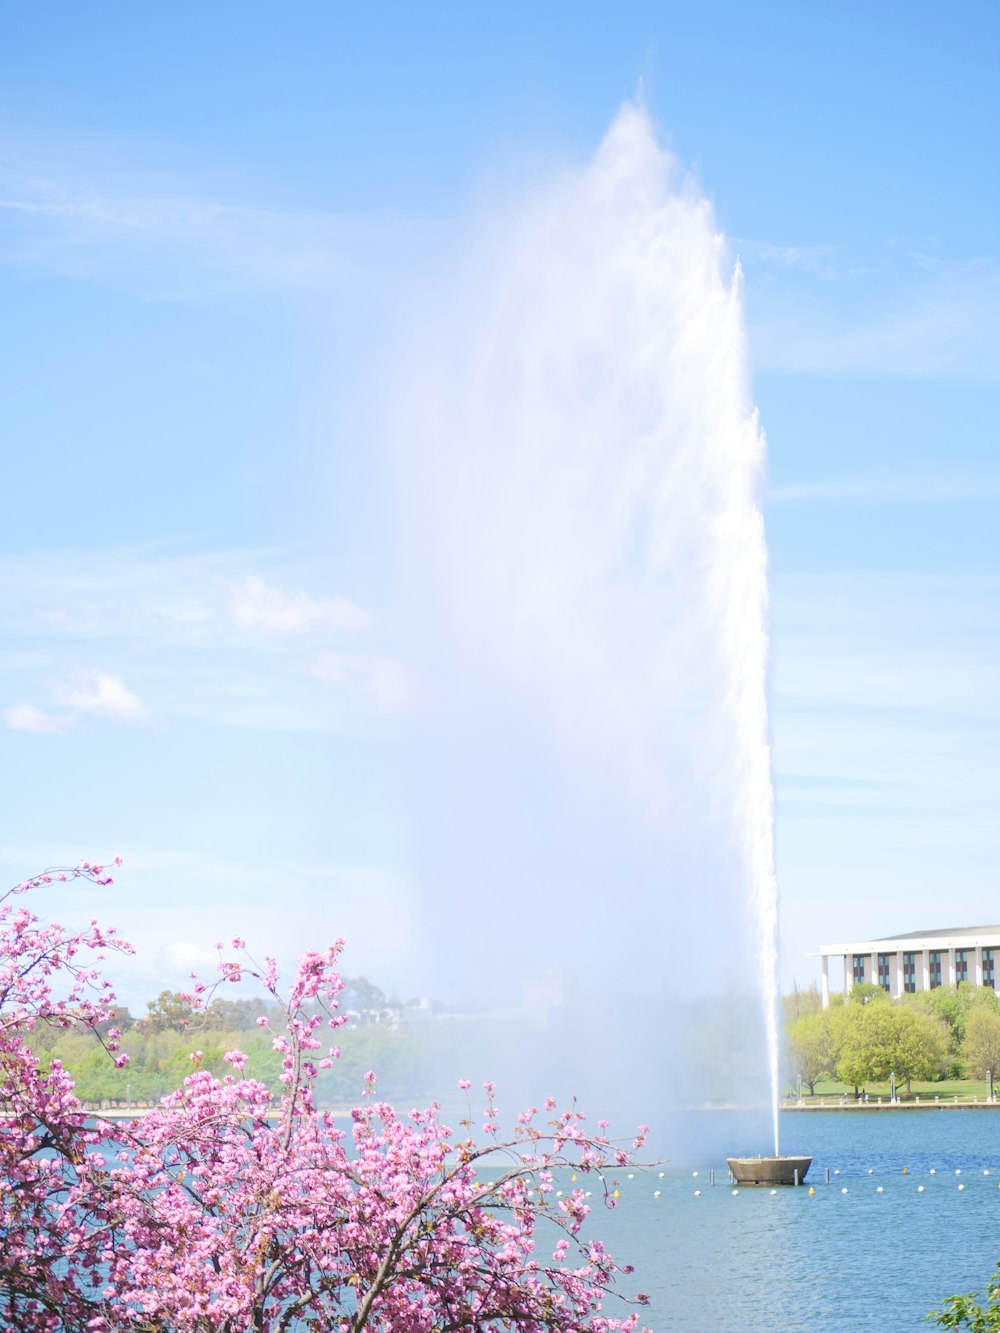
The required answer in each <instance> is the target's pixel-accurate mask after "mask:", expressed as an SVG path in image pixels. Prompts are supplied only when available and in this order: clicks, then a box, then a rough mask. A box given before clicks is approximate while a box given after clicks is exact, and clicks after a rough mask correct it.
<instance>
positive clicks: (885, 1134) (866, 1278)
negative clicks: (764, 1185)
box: [595, 1109, 1000, 1333]
mask: <svg viewBox="0 0 1000 1333" xmlns="http://www.w3.org/2000/svg"><path fill="white" fill-rule="evenodd" d="M727 1131H729V1135H728V1136H730V1137H731V1138H732V1140H733V1144H732V1146H731V1147H724V1146H722V1144H723V1141H724V1140H725V1138H726V1137H727ZM781 1134H782V1152H785V1153H789V1154H791V1153H799V1152H802V1153H803V1154H807V1155H812V1157H813V1164H812V1167H811V1168H810V1172H809V1178H808V1182H807V1184H808V1185H810V1186H812V1187H813V1189H814V1193H813V1194H810V1193H809V1190H808V1188H799V1189H782V1190H779V1191H778V1192H777V1193H776V1194H774V1195H772V1194H771V1192H770V1191H769V1190H768V1189H741V1190H739V1192H738V1193H734V1192H733V1187H732V1186H731V1185H730V1184H729V1183H728V1174H727V1171H726V1165H725V1157H726V1155H727V1152H728V1153H731V1154H733V1155H736V1154H739V1153H743V1152H747V1151H761V1149H760V1148H759V1146H758V1147H756V1148H751V1147H750V1145H748V1144H747V1143H746V1142H745V1141H744V1130H743V1129H742V1127H741V1125H740V1123H739V1120H738V1118H737V1117H735V1116H732V1117H730V1116H728V1115H727V1114H726V1113H721V1112H720V1113H715V1115H714V1118H713V1120H712V1123H711V1124H710V1125H709V1126H708V1127H707V1130H706V1132H705V1134H704V1135H703V1136H702V1142H703V1143H706V1144H710V1145H711V1150H710V1151H708V1152H705V1151H704V1150H702V1152H701V1153H700V1154H699V1155H694V1154H692V1155H691V1157H690V1160H689V1161H686V1162H685V1161H681V1160H680V1159H677V1160H674V1161H672V1162H670V1163H668V1164H666V1165H664V1166H663V1167H662V1168H655V1169H652V1170H647V1171H643V1172H636V1173H634V1176H633V1178H632V1179H628V1178H627V1177H624V1178H622V1179H621V1181H620V1184H619V1191H620V1199H619V1202H618V1206H617V1207H616V1208H615V1209H614V1211H612V1212H610V1213H604V1212H603V1210H600V1209H595V1212H598V1213H599V1216H598V1217H597V1218H596V1223H597V1225H596V1226H595V1232H597V1231H599V1232H600V1234H602V1235H603V1236H604V1237H606V1239H607V1242H608V1245H609V1248H610V1249H611V1250H612V1252H613V1253H614V1255H615V1257H616V1258H617V1259H619V1261H626V1260H627V1261H629V1262H632V1263H634V1264H635V1266H636V1269H637V1274H638V1277H639V1279H640V1287H641V1289H644V1290H646V1291H648V1292H649V1294H650V1296H651V1297H652V1300H653V1305H652V1307H651V1309H650V1311H649V1312H648V1318H647V1320H646V1322H647V1323H648V1324H649V1325H650V1326H651V1327H652V1328H654V1329H657V1330H665V1329H681V1328H683V1329H712V1330H730V1329H732V1330H737V1329H739V1330H751V1331H752V1333H757V1330H760V1331H761V1333H763V1331H764V1330H768V1333H782V1330H799V1329H803V1330H805V1329H810V1330H814V1329H819V1330H828V1331H829V1333H833V1331H834V1330H836V1333H857V1330H860V1329H867V1328H874V1329H879V1330H888V1331H890V1333H892V1331H893V1330H904V1329H918V1328H921V1327H924V1328H929V1327H931V1326H930V1325H927V1324H924V1322H923V1321H924V1316H925V1315H926V1314H927V1312H928V1311H929V1310H932V1309H936V1308H940V1306H941V1303H942V1301H943V1299H944V1298H945V1297H946V1296H948V1295H950V1294H952V1293H953V1292H956V1291H963V1292H964V1291H972V1290H977V1291H980V1292H982V1291H983V1289H984V1287H985V1284H986V1282H987V1279H988V1278H989V1276H990V1275H991V1274H992V1272H993V1269H994V1266H995V1264H996V1261H997V1260H998V1259H1000V1110H978V1111H976V1110H957V1111H956V1110H945V1109H935V1110H926V1111H923V1110H922V1111H898V1112H896V1111H881V1112H879V1111H875V1110H871V1111H849V1112H846V1113H845V1112H841V1113H838V1112H833V1111H831V1112H822V1111H816V1112H808V1113H798V1114H796V1113H785V1114H784V1115H783V1116H782V1126H781ZM689 1137H691V1136H689ZM763 1151H766V1148H765V1149H763ZM712 1167H714V1168H715V1180H716V1183H715V1185H714V1187H713V1186H712V1185H711V1184H710V1183H709V1171H710V1170H711V1168H712ZM661 1169H662V1171H663V1176H662V1178H661V1176H660V1170H661ZM827 1169H829V1172H830V1183H829V1184H826V1183H825V1175H826V1171H827ZM695 1171H697V1172H698V1174H697V1176H695V1175H694V1174H693V1172H695ZM959 1173H960V1174H959ZM987 1173H988V1174H987ZM960 1185H961V1186H964V1188H962V1189H960V1188H959V1186H960ZM880 1186H881V1189H882V1192H881V1193H879V1192H878V1190H879V1187H880ZM920 1186H923V1190H921V1189H920ZM696 1190H700V1191H701V1194H700V1197H698V1196H696V1194H695V1191H696ZM657 1191H659V1197H657V1194H656V1192H657ZM845 1191H846V1192H845Z"/></svg>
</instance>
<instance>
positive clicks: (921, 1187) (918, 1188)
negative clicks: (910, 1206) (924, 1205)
mask: <svg viewBox="0 0 1000 1333" xmlns="http://www.w3.org/2000/svg"><path fill="white" fill-rule="evenodd" d="M923 1192H924V1187H923V1185H918V1186H917V1193H918V1194H923Z"/></svg>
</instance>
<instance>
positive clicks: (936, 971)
mask: <svg viewBox="0 0 1000 1333" xmlns="http://www.w3.org/2000/svg"><path fill="white" fill-rule="evenodd" d="M930 962H931V990H934V988H935V986H940V985H941V950H940V949H931V951H930Z"/></svg>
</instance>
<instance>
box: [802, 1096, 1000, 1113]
mask: <svg viewBox="0 0 1000 1333" xmlns="http://www.w3.org/2000/svg"><path fill="white" fill-rule="evenodd" d="M781 1109H782V1110H783V1111H807V1112H808V1111H1000V1102H998V1101H994V1102H987V1101H981V1102H956V1101H941V1100H937V1101H932V1102H931V1101H926V1102H890V1101H867V1102H859V1101H855V1100H854V1098H853V1097H852V1098H850V1099H849V1100H848V1101H844V1102H841V1101H839V1100H838V1101H834V1102H791V1103H785V1104H784V1105H783V1106H782V1107H781Z"/></svg>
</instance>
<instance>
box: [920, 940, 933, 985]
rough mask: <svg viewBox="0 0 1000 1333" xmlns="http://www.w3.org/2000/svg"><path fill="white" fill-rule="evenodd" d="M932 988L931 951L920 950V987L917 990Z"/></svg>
mask: <svg viewBox="0 0 1000 1333" xmlns="http://www.w3.org/2000/svg"><path fill="white" fill-rule="evenodd" d="M930 988H931V951H930V949H921V950H920V985H919V986H918V987H917V990H930Z"/></svg>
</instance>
